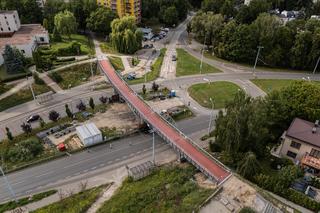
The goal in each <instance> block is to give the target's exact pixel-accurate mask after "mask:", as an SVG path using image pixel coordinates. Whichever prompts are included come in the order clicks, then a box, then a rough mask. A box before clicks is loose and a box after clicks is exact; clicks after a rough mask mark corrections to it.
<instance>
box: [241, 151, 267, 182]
mask: <svg viewBox="0 0 320 213" xmlns="http://www.w3.org/2000/svg"><path fill="white" fill-rule="evenodd" d="M260 171H261V167H260V164H259V162H258V161H257V158H256V155H255V154H254V153H253V152H247V153H246V154H245V156H244V158H243V159H242V160H241V161H240V163H239V165H238V168H237V172H238V173H239V174H240V175H242V176H243V177H245V178H247V179H251V180H252V179H253V177H254V176H255V175H256V174H259V172H260Z"/></svg>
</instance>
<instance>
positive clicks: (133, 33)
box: [110, 16, 142, 54]
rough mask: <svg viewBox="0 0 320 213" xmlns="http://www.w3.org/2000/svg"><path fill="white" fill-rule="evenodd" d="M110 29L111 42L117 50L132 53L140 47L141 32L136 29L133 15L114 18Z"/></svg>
mask: <svg viewBox="0 0 320 213" xmlns="http://www.w3.org/2000/svg"><path fill="white" fill-rule="evenodd" d="M111 29H112V32H111V34H110V39H111V43H112V45H113V47H114V48H115V49H116V50H117V51H118V52H121V53H129V54H133V53H134V52H136V51H137V50H138V49H140V48H141V42H142V33H141V31H139V30H138V29H137V25H136V21H135V18H134V17H131V16H125V17H123V18H121V19H114V20H113V21H112V23H111Z"/></svg>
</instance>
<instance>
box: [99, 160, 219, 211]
mask: <svg viewBox="0 0 320 213" xmlns="http://www.w3.org/2000/svg"><path fill="white" fill-rule="evenodd" d="M194 174H195V168H194V167H192V166H186V167H184V168H180V167H172V166H165V167H163V168H159V169H157V170H155V171H154V172H153V173H152V174H151V175H150V176H148V177H146V178H144V179H141V180H139V181H136V182H132V181H131V180H130V179H127V180H126V181H125V182H124V183H123V185H122V186H121V187H120V189H119V190H118V191H117V192H116V193H115V195H113V196H112V198H111V199H110V200H108V201H107V202H105V203H104V204H103V206H102V207H101V208H100V209H99V210H98V212H99V213H102V212H104V213H107V212H131V213H140V212H176V213H179V212H181V213H186V212H192V211H193V210H196V209H197V207H198V205H200V204H201V203H202V202H203V201H204V200H205V199H206V198H207V197H208V196H209V195H210V194H211V193H212V192H213V190H211V189H204V188H200V187H199V186H198V185H197V183H196V182H195V181H193V180H191V179H192V178H193V175H194Z"/></svg>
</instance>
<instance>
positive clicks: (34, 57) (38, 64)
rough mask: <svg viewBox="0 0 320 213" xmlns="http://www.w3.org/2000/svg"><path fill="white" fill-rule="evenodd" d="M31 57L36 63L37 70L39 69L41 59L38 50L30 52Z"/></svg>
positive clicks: (40, 67) (41, 64) (41, 63)
mask: <svg viewBox="0 0 320 213" xmlns="http://www.w3.org/2000/svg"><path fill="white" fill-rule="evenodd" d="M32 58H33V61H34V63H35V65H36V68H37V70H41V69H42V68H43V60H42V57H41V54H40V52H39V50H35V51H33V52H32Z"/></svg>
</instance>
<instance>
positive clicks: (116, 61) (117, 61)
mask: <svg viewBox="0 0 320 213" xmlns="http://www.w3.org/2000/svg"><path fill="white" fill-rule="evenodd" d="M109 60H110V63H111V64H112V66H113V68H114V69H115V70H116V71H120V72H121V71H123V70H124V66H123V63H122V60H121V58H120V57H114V56H110V57H109Z"/></svg>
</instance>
